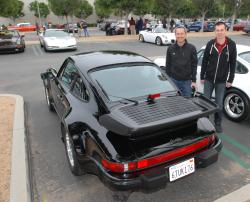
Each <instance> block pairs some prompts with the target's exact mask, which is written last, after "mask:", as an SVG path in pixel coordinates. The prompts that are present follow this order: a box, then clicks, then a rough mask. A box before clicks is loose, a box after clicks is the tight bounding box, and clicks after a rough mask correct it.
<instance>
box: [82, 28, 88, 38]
mask: <svg viewBox="0 0 250 202" xmlns="http://www.w3.org/2000/svg"><path fill="white" fill-rule="evenodd" d="M83 33H84V36H85V37H86V36H89V32H88V28H87V27H86V28H83Z"/></svg>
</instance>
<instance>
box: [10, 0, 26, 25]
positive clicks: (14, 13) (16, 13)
mask: <svg viewBox="0 0 250 202" xmlns="http://www.w3.org/2000/svg"><path fill="white" fill-rule="evenodd" d="M23 5H24V3H23V2H22V1H19V0H14V1H13V5H12V9H11V10H10V12H9V15H8V17H9V18H11V19H12V20H13V22H14V23H15V21H16V19H17V18H20V17H23V16H24V13H23Z"/></svg>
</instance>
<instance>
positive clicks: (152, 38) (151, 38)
mask: <svg viewBox="0 0 250 202" xmlns="http://www.w3.org/2000/svg"><path fill="white" fill-rule="evenodd" d="M155 38H156V33H155V29H152V31H150V33H148V42H150V43H155Z"/></svg>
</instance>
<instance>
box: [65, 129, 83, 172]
mask: <svg viewBox="0 0 250 202" xmlns="http://www.w3.org/2000/svg"><path fill="white" fill-rule="evenodd" d="M62 134H63V138H64V144H65V151H66V156H67V159H68V162H69V167H70V170H71V172H72V173H73V174H74V175H76V176H80V175H83V174H84V172H83V170H82V168H81V165H80V163H79V161H78V159H77V153H76V150H75V146H74V143H73V140H72V137H71V135H70V134H69V132H68V131H67V130H66V129H65V127H64V126H62Z"/></svg>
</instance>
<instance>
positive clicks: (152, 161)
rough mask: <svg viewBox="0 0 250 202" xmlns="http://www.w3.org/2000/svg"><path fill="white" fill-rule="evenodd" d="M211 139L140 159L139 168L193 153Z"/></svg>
mask: <svg viewBox="0 0 250 202" xmlns="http://www.w3.org/2000/svg"><path fill="white" fill-rule="evenodd" d="M209 141H210V138H205V139H203V140H201V141H199V142H196V143H194V144H191V145H188V146H186V147H182V148H179V149H176V150H173V151H170V152H168V153H165V154H161V155H159V156H155V157H151V158H148V159H143V160H139V161H138V162H137V168H138V169H143V168H146V167H151V166H154V165H156V164H159V163H162V162H166V161H170V160H173V159H175V158H177V157H181V156H184V155H188V154H191V153H193V152H195V151H197V150H198V149H201V148H204V147H205V146H207V145H208V144H209Z"/></svg>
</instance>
